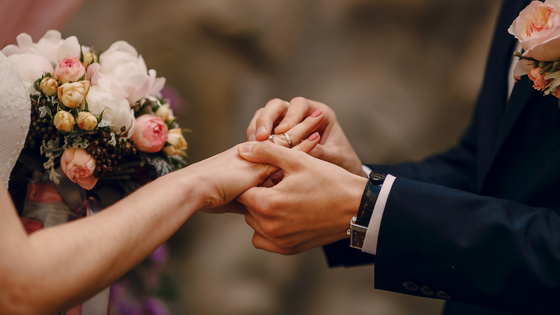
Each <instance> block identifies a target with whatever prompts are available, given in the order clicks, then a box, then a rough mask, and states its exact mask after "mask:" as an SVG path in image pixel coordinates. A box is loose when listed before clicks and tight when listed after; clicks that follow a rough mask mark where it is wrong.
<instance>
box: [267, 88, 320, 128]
mask: <svg viewBox="0 0 560 315" xmlns="http://www.w3.org/2000/svg"><path fill="white" fill-rule="evenodd" d="M318 105H319V103H316V102H313V101H310V100H307V99H305V98H303V97H296V98H294V99H292V100H291V101H290V107H289V108H288V110H287V112H286V115H285V117H284V119H282V122H281V123H280V124H279V125H278V127H276V129H274V132H275V133H276V134H280V133H284V132H286V131H287V130H290V129H292V128H293V127H294V126H296V125H297V124H299V123H300V122H301V121H303V120H304V118H305V117H308V116H310V115H311V114H316V112H317V110H318V109H319V106H318ZM321 113H322V110H321Z"/></svg>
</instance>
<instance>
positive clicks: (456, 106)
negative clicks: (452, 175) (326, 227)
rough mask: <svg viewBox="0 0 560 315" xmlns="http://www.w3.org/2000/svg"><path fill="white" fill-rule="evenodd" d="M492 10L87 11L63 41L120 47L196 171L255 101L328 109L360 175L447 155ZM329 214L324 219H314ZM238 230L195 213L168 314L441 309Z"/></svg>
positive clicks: (254, 7)
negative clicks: (176, 120) (305, 102)
mask: <svg viewBox="0 0 560 315" xmlns="http://www.w3.org/2000/svg"><path fill="white" fill-rule="evenodd" d="M498 7H499V1H496V0H495V1H484V0H454V1H444V0H424V1H415V0H392V1H378V0H307V1H302V0H282V1H278V0H277V1H273V0H258V1H249V0H199V1H196V0H182V1H179V0H159V1H146V0H143V1H139V0H120V1H109V0H95V1H93V0H91V1H87V2H86V3H85V5H84V6H83V7H82V8H81V9H80V11H79V12H78V13H77V15H76V16H75V17H74V18H73V19H72V20H71V22H70V23H69V24H68V25H67V26H66V28H65V29H64V30H63V35H64V36H70V35H77V36H78V37H79V38H80V40H81V41H82V43H83V44H86V45H91V44H95V45H96V49H99V48H101V46H104V47H105V48H106V47H108V45H110V43H112V42H114V41H116V40H120V39H124V40H127V41H129V42H130V43H131V44H133V45H134V46H135V47H136V48H137V49H138V51H139V52H140V53H141V54H142V55H143V56H144V58H145V60H146V62H147V64H148V67H149V68H154V69H156V70H157V71H158V74H159V75H160V76H164V77H166V78H167V84H168V85H170V86H173V87H175V88H176V89H177V90H178V91H179V92H180V94H181V96H182V97H183V99H184V101H185V103H186V110H185V112H184V113H183V115H182V116H181V117H180V122H181V124H182V126H184V127H188V128H191V129H192V130H194V133H193V134H190V135H187V140H188V141H189V157H190V158H189V160H190V162H196V161H199V160H201V159H203V158H206V157H208V156H211V155H213V154H216V153H218V152H220V151H223V150H225V149H227V148H229V147H231V146H233V145H234V144H236V143H238V142H241V141H243V140H244V139H245V128H246V126H247V124H248V123H249V121H250V118H251V117H252V114H253V112H254V111H255V110H256V109H258V108H259V107H262V106H263V105H264V104H265V103H266V102H267V100H269V99H271V98H274V97H280V98H283V99H286V100H289V99H291V98H292V97H296V96H305V97H308V98H311V99H314V100H318V101H322V102H324V103H326V104H328V105H329V106H331V107H332V108H333V109H334V110H335V112H336V113H337V115H338V118H339V120H340V123H341V125H342V127H343V129H344V130H345V132H346V134H347V136H348V138H349V139H350V141H351V143H352V144H353V146H354V147H355V149H356V151H357V152H358V154H359V156H360V158H361V159H362V160H363V161H364V162H371V163H397V162H400V161H405V160H417V159H421V158H422V157H425V156H427V155H429V154H431V153H434V152H437V151H441V150H444V149H446V148H448V147H450V146H451V145H453V144H454V143H455V142H456V141H457V139H458V137H459V136H460V134H461V133H462V131H463V130H464V129H465V127H466V126H467V124H468V122H469V119H470V116H471V112H472V108H473V104H474V101H475V98H476V94H477V92H478V89H479V86H480V84H481V74H482V71H483V68H484V65H485V58H486V55H487V51H488V45H489V43H490V40H491V31H492V27H493V24H494V21H495V18H496V14H497V11H498ZM325 210H328V209H325ZM251 235H252V232H251V230H250V228H248V227H247V226H246V225H245V223H244V220H243V218H242V217H237V216H234V215H224V216H219V217H217V216H211V215H207V214H196V215H195V216H194V217H193V218H192V219H191V220H189V221H188V222H187V223H186V224H185V226H184V227H183V228H182V229H181V230H180V231H179V232H178V233H177V234H176V235H175V236H174V237H173V238H172V239H171V240H170V244H171V247H172V250H173V252H172V261H171V262H170V265H169V270H168V271H169V272H170V273H172V274H173V276H174V277H175V279H176V281H177V282H178V283H179V285H180V288H181V296H180V298H179V299H178V300H177V301H175V302H174V303H172V307H173V311H174V314H184V313H189V314H232V315H234V314H235V315H237V314H239V315H241V314H244V315H246V314H352V313H354V314H384V315H390V314H438V313H439V311H440V309H441V306H442V304H441V303H440V302H439V301H433V300H427V299H420V298H412V297H407V296H402V295H398V294H394V293H389V292H384V291H378V290H374V289H373V268H372V267H371V266H370V267H360V268H352V269H334V270H329V269H328V268H327V267H326V263H325V261H324V258H323V257H322V253H321V250H320V249H315V250H311V251H309V252H306V253H304V254H301V255H298V256H292V257H281V256H279V255H275V254H270V253H266V252H261V251H257V250H256V249H254V248H253V247H252V245H251Z"/></svg>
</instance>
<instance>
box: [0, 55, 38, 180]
mask: <svg viewBox="0 0 560 315" xmlns="http://www.w3.org/2000/svg"><path fill="white" fill-rule="evenodd" d="M30 104H31V102H30V100H29V94H28V91H27V89H26V88H25V86H24V84H23V82H22V81H21V79H20V78H19V76H18V74H17V73H16V71H15V70H14V68H13V66H12V64H11V62H10V61H9V60H8V59H7V58H6V56H4V54H2V52H0V177H2V181H3V182H4V186H5V187H6V189H7V188H8V181H9V179H10V173H11V171H12V168H13V167H14V165H15V164H16V162H17V159H18V156H19V154H20V152H21V150H22V149H23V145H24V144H25V137H26V136H27V132H28V130H29V123H30V121H31V117H30V115H31V105H30Z"/></svg>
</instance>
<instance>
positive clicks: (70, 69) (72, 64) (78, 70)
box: [54, 57, 86, 83]
mask: <svg viewBox="0 0 560 315" xmlns="http://www.w3.org/2000/svg"><path fill="white" fill-rule="evenodd" d="M85 73H86V68H85V67H84V65H83V64H82V62H81V61H80V59H79V58H76V57H66V58H64V59H62V60H61V61H60V62H59V63H58V64H57V65H56V67H55V68H54V78H55V79H57V80H58V81H60V83H67V82H76V81H78V80H79V79H80V78H81V77H82V76H83V75H84V74H85Z"/></svg>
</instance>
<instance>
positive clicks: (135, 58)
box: [94, 41, 165, 104]
mask: <svg viewBox="0 0 560 315" xmlns="http://www.w3.org/2000/svg"><path fill="white" fill-rule="evenodd" d="M99 59H100V60H99V63H100V68H99V70H98V71H99V74H101V77H103V76H106V77H108V78H110V80H111V85H112V87H111V90H113V91H119V93H121V94H122V95H123V96H124V97H125V98H126V99H128V101H129V102H130V103H131V104H132V103H135V102H137V101H139V100H141V99H143V98H144V97H146V96H149V95H155V94H157V93H159V91H161V89H162V88H163V86H164V85H165V78H156V71H155V70H149V71H148V68H147V67H146V63H145V62H144V59H143V58H142V56H139V55H138V52H137V51H136V49H135V48H134V47H132V46H131V45H130V44H129V43H127V42H125V41H118V42H115V43H113V44H112V45H111V47H109V49H107V51H105V52H104V53H102V54H101V56H100V57H99ZM94 84H95V83H94Z"/></svg>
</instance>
